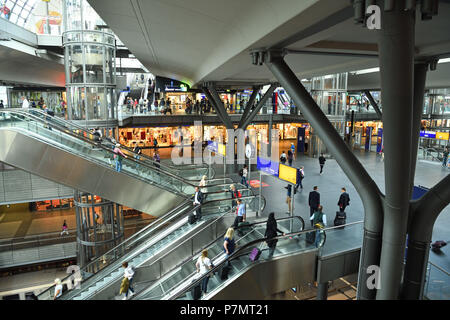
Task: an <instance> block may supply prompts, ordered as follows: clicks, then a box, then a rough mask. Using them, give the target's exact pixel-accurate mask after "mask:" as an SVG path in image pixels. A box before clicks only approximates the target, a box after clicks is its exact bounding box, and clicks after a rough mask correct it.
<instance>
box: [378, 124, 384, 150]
mask: <svg viewBox="0 0 450 320" xmlns="http://www.w3.org/2000/svg"><path fill="white" fill-rule="evenodd" d="M381 149H383V129H382V128H379V129H378V137H377V152H378V153H379V152H381Z"/></svg>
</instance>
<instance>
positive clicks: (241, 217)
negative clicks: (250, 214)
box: [233, 199, 247, 228]
mask: <svg viewBox="0 0 450 320" xmlns="http://www.w3.org/2000/svg"><path fill="white" fill-rule="evenodd" d="M237 207H238V208H237V215H236V218H235V219H234V223H233V227H234V228H237V227H238V225H239V223H241V222H243V221H245V219H246V216H247V212H246V211H247V210H246V207H245V203H243V202H242V199H237Z"/></svg>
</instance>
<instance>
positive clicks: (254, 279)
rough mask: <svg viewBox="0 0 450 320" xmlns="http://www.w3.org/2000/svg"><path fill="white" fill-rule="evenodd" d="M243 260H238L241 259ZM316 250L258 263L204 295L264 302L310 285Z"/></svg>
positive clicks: (213, 297)
mask: <svg viewBox="0 0 450 320" xmlns="http://www.w3.org/2000/svg"><path fill="white" fill-rule="evenodd" d="M245 258H246V257H245V256H244V257H241V259H245ZM316 263H317V249H311V250H307V251H302V252H296V253H293V254H291V255H287V256H282V257H279V258H273V259H272V260H267V261H266V260H259V261H258V262H256V263H254V262H253V263H251V264H249V265H248V266H247V267H246V268H245V269H244V270H242V273H240V274H238V275H234V276H230V278H229V279H228V280H226V283H225V284H224V285H222V286H219V287H218V288H217V290H213V291H211V292H210V293H209V294H208V299H210V300H264V299H266V298H267V297H270V296H271V295H273V294H275V293H278V292H283V291H286V290H288V289H290V288H292V287H294V286H296V285H303V284H306V283H310V282H314V280H315V272H316Z"/></svg>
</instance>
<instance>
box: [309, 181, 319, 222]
mask: <svg viewBox="0 0 450 320" xmlns="http://www.w3.org/2000/svg"><path fill="white" fill-rule="evenodd" d="M317 190H318V188H317V186H314V188H313V191H311V192H310V193H309V198H308V205H309V209H310V212H309V216H310V217H311V216H312V215H313V214H314V212H316V211H317V208H319V205H320V193H319V192H317ZM312 225H313V222H312V221H311V226H312Z"/></svg>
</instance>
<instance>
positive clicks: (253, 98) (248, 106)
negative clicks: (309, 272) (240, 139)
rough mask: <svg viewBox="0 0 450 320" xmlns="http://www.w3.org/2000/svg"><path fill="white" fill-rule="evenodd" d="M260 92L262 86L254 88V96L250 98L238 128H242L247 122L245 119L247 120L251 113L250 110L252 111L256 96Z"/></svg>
mask: <svg viewBox="0 0 450 320" xmlns="http://www.w3.org/2000/svg"><path fill="white" fill-rule="evenodd" d="M259 90H261V86H254V87H253V92H252V95H251V96H250V99H248V102H247V104H246V105H245V108H244V114H243V115H242V117H241V120H239V125H238V128H241V127H242V124H243V123H244V121H245V118H247V116H248V114H249V113H250V110H251V109H252V106H253V103H254V102H255V99H256V96H257V95H258V92H259Z"/></svg>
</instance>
